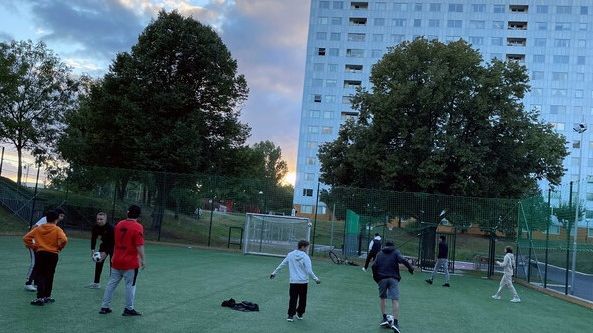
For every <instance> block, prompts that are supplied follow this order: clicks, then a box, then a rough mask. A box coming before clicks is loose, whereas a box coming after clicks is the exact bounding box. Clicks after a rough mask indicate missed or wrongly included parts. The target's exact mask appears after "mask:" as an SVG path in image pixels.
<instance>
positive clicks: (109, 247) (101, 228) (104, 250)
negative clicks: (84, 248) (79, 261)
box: [87, 212, 115, 289]
mask: <svg viewBox="0 0 593 333" xmlns="http://www.w3.org/2000/svg"><path fill="white" fill-rule="evenodd" d="M99 236H101V244H100V245H99V252H100V253H101V260H100V261H97V262H96V264H95V280H94V282H93V283H91V284H89V285H88V286H87V288H91V289H99V288H101V285H100V284H99V282H100V281H101V273H102V272H103V264H104V263H105V259H106V258H107V256H109V257H110V258H109V259H110V260H109V266H110V268H111V256H113V246H114V241H115V240H114V234H113V226H112V225H111V224H109V223H107V214H105V213H103V212H99V213H98V214H97V224H95V225H94V226H93V230H92V235H91V258H92V257H93V255H94V254H95V252H97V251H96V250H95V249H96V246H97V238H98V237H99Z"/></svg>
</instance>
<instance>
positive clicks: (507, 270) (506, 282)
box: [492, 246, 521, 303]
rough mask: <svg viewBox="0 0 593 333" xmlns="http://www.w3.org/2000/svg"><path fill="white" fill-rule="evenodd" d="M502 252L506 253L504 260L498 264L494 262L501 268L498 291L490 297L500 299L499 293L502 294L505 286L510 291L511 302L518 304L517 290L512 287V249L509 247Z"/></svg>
mask: <svg viewBox="0 0 593 333" xmlns="http://www.w3.org/2000/svg"><path fill="white" fill-rule="evenodd" d="M504 250H505V252H506V254H505V255H504V259H503V260H502V262H500V261H497V262H496V264H498V266H501V267H502V269H503V275H502V279H500V285H499V286H498V291H497V292H496V294H494V295H492V298H494V299H500V298H501V297H500V293H501V292H502V288H504V287H505V286H507V287H508V288H509V289H510V290H511V293H512V294H513V298H512V299H511V302H513V303H519V302H521V299H520V298H519V295H518V294H517V290H515V287H514V286H513V274H514V270H515V256H514V255H513V248H512V247H510V246H507V247H506V248H505V249H504Z"/></svg>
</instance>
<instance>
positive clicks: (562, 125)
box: [551, 123, 564, 131]
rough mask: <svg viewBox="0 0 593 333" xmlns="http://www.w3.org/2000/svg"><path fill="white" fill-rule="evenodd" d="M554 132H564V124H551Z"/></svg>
mask: <svg viewBox="0 0 593 333" xmlns="http://www.w3.org/2000/svg"><path fill="white" fill-rule="evenodd" d="M551 124H552V126H554V129H555V130H556V131H564V123H551Z"/></svg>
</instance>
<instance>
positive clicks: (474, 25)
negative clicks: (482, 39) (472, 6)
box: [469, 20, 486, 29]
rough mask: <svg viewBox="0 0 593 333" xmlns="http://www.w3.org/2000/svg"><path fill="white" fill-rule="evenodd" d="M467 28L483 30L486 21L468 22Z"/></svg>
mask: <svg viewBox="0 0 593 333" xmlns="http://www.w3.org/2000/svg"><path fill="white" fill-rule="evenodd" d="M469 27H470V28H472V29H484V28H486V21H474V20H472V21H469Z"/></svg>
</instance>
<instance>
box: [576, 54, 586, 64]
mask: <svg viewBox="0 0 593 333" xmlns="http://www.w3.org/2000/svg"><path fill="white" fill-rule="evenodd" d="M584 64H585V56H577V65H584Z"/></svg>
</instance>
